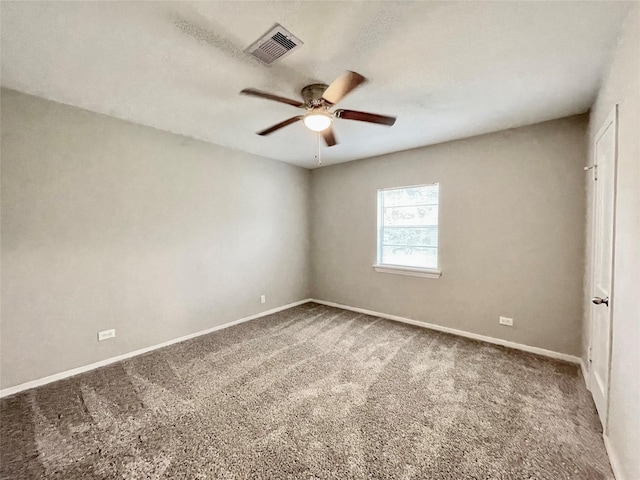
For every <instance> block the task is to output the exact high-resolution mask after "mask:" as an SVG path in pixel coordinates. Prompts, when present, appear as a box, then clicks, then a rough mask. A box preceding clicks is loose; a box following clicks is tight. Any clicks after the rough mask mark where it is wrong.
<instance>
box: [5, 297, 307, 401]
mask: <svg viewBox="0 0 640 480" xmlns="http://www.w3.org/2000/svg"><path fill="white" fill-rule="evenodd" d="M310 301H311V299H310V298H306V299H304V300H300V301H298V302H293V303H289V304H287V305H282V306H281V307H277V308H272V309H271V310H266V311H264V312H260V313H257V314H255V315H250V316H248V317H243V318H240V319H238V320H234V321H232V322H227V323H223V324H222V325H217V326H215V327H212V328H208V329H206V330H202V331H200V332H195V333H190V334H189V335H185V336H183V337H178V338H174V339H173V340H168V341H166V342H162V343H159V344H157V345H152V346H150V347H145V348H141V349H139V350H134V351H133V352H129V353H125V354H122V355H118V356H116V357H111V358H107V359H106V360H100V361H99V362H95V363H91V364H89V365H85V366H83V367H78V368H73V369H71V370H67V371H64V372H60V373H56V374H54V375H49V376H47V377H44V378H40V379H38V380H32V381H30V382H26V383H22V384H20V385H16V386H14V387H8V388H5V389H2V390H0V398H2V397H7V396H9V395H13V394H15V393H19V392H22V391H24V390H29V389H30V388H35V387H40V386H42V385H46V384H47V383H51V382H55V381H57V380H62V379H64V378H68V377H72V376H74V375H78V374H79V373H84V372H88V371H89V370H94V369H96V368H100V367H104V366H106V365H110V364H112V363H115V362H119V361H120V360H126V359H127V358H131V357H135V356H137V355H142V354H143V353H147V352H151V351H152V350H157V349H159V348H163V347H168V346H169V345H173V344H174V343H180V342H184V341H185V340H189V339H191V338H195V337H199V336H201V335H207V334H208V333H213V332H216V331H218V330H223V329H225V328H229V327H232V326H234V325H238V324H240V323H244V322H248V321H250V320H255V319H256V318H260V317H264V316H266V315H271V314H272V313H277V312H280V311H282V310H286V309H288V308H291V307H295V306H297V305H302V304H303V303H308V302H310Z"/></svg>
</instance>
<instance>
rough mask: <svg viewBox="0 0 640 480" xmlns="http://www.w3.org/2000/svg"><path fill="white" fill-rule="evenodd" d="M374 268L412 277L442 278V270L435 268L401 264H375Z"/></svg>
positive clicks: (383, 271)
mask: <svg viewBox="0 0 640 480" xmlns="http://www.w3.org/2000/svg"><path fill="white" fill-rule="evenodd" d="M373 268H374V269H375V271H376V272H380V273H394V274H396V275H410V276H412V277H425V278H440V277H441V276H442V271H441V270H433V269H430V268H416V267H403V266H400V265H381V264H378V263H376V264H374V265H373Z"/></svg>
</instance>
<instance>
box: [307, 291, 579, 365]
mask: <svg viewBox="0 0 640 480" xmlns="http://www.w3.org/2000/svg"><path fill="white" fill-rule="evenodd" d="M311 301H312V302H316V303H320V304H322V305H327V306H330V307H336V308H343V309H345V310H351V311H353V312H358V313H364V314H367V315H372V316H375V317H382V318H386V319H388V320H394V321H396V322H402V323H408V324H409V325H416V326H418V327H424V328H428V329H430V330H437V331H438V332H444V333H451V334H453V335H458V336H460V337H466V338H471V339H473V340H480V341H482V342H487V343H493V344H495V345H501V346H503V347H507V348H514V349H516V350H522V351H524V352H529V353H535V354H537V355H542V356H544V357H550V358H555V359H558V360H564V361H565V362H570V363H575V364H579V363H580V358H578V357H576V356H574V355H568V354H566V353H560V352H554V351H553V350H546V349H544V348H539V347H532V346H530V345H523V344H521V343H515V342H509V341H508V340H502V339H500V338H495V337H487V336H485V335H479V334H477V333H471V332H466V331H464V330H457V329H455V328H449V327H442V326H440V325H435V324H433V323H426V322H419V321H417V320H412V319H410V318H405V317H399V316H397V315H389V314H387V313H381V312H374V311H373V310H367V309H364V308H357V307H350V306H349V305H341V304H339V303H334V302H327V301H325V300H318V299H315V298H314V299H311Z"/></svg>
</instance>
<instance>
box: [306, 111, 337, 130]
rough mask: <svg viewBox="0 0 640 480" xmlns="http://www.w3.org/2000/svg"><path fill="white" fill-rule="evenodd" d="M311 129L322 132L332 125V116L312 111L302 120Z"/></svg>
mask: <svg viewBox="0 0 640 480" xmlns="http://www.w3.org/2000/svg"><path fill="white" fill-rule="evenodd" d="M302 121H303V122H304V124H305V125H306V127H307V128H308V129H309V130H313V131H314V132H321V131H323V130H326V129H327V128H329V126H330V125H331V117H329V116H328V115H325V114H323V113H310V114H308V115H305V117H304V119H303V120H302Z"/></svg>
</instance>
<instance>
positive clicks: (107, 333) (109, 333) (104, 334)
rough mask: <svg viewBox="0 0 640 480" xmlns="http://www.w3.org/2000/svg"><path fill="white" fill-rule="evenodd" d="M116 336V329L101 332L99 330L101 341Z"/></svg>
mask: <svg viewBox="0 0 640 480" xmlns="http://www.w3.org/2000/svg"><path fill="white" fill-rule="evenodd" d="M115 336H116V329H115V328H112V329H111V330H103V331H101V332H98V341H99V342H101V341H103V340H106V339H108V338H113V337H115Z"/></svg>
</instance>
